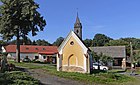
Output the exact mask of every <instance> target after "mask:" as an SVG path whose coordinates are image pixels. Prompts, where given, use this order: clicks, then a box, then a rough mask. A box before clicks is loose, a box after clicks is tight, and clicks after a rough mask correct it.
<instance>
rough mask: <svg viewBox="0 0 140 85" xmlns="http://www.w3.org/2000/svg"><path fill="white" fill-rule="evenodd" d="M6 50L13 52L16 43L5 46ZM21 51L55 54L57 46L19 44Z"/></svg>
mask: <svg viewBox="0 0 140 85" xmlns="http://www.w3.org/2000/svg"><path fill="white" fill-rule="evenodd" d="M5 49H6V52H11V53H15V52H16V45H8V46H5ZM20 52H21V53H39V54H56V53H58V50H57V46H35V45H20Z"/></svg>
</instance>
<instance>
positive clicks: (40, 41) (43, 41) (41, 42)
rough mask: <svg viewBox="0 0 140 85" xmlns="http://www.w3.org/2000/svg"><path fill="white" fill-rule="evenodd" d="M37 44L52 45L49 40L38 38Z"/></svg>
mask: <svg viewBox="0 0 140 85" xmlns="http://www.w3.org/2000/svg"><path fill="white" fill-rule="evenodd" d="M36 45H39V46H50V45H51V44H50V43H49V42H48V41H45V40H40V39H39V40H37V41H36Z"/></svg>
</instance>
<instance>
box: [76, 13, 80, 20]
mask: <svg viewBox="0 0 140 85" xmlns="http://www.w3.org/2000/svg"><path fill="white" fill-rule="evenodd" d="M75 23H80V19H79V17H78V12H77V17H76V22H75Z"/></svg>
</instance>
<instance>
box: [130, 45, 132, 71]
mask: <svg viewBox="0 0 140 85" xmlns="http://www.w3.org/2000/svg"><path fill="white" fill-rule="evenodd" d="M130 59H131V72H132V71H133V48H132V42H130Z"/></svg>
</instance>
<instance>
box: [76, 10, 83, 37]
mask: <svg viewBox="0 0 140 85" xmlns="http://www.w3.org/2000/svg"><path fill="white" fill-rule="evenodd" d="M74 32H75V33H76V35H77V36H78V37H79V38H81V39H82V24H81V22H80V19H79V16H78V12H77V17H76V22H75V24H74Z"/></svg>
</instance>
